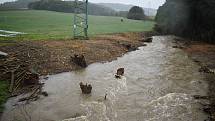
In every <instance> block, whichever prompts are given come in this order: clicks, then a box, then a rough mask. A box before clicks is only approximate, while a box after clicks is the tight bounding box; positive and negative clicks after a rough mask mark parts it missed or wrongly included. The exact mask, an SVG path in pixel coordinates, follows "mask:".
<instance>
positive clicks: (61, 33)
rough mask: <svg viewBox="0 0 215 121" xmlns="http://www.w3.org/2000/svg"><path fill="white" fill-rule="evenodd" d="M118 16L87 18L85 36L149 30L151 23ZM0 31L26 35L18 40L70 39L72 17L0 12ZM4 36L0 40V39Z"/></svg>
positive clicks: (39, 13)
mask: <svg viewBox="0 0 215 121" xmlns="http://www.w3.org/2000/svg"><path fill="white" fill-rule="evenodd" d="M120 20H121V17H110V16H91V15H90V16H89V35H90V36H95V35H98V34H106V33H123V32H140V31H151V30H152V28H153V26H154V22H152V21H137V20H129V19H125V18H124V22H121V21H120ZM0 29H2V30H9V31H17V32H24V33H27V34H25V35H22V36H17V37H15V39H21V40H53V39H55V40H56V39H69V38H72V37H73V14H72V13H60V12H52V11H39V10H15V11H0ZM6 38H8V37H4V38H3V37H1V39H0V40H2V39H6Z"/></svg>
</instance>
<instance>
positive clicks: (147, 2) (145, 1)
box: [0, 0, 166, 9]
mask: <svg viewBox="0 0 215 121" xmlns="http://www.w3.org/2000/svg"><path fill="white" fill-rule="evenodd" d="M7 1H14V0H0V3H3V2H7ZM165 1H166V0H89V2H94V3H123V4H132V5H137V6H142V7H147V8H156V9H157V8H158V7H159V6H160V5H162V4H163V3H164V2H165Z"/></svg>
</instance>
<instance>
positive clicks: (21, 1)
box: [0, 0, 38, 10]
mask: <svg viewBox="0 0 215 121" xmlns="http://www.w3.org/2000/svg"><path fill="white" fill-rule="evenodd" d="M35 1H38V0H17V1H12V2H5V3H3V4H0V10H8V9H26V8H28V4H29V3H31V2H35Z"/></svg>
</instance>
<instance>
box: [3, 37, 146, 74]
mask: <svg viewBox="0 0 215 121" xmlns="http://www.w3.org/2000/svg"><path fill="white" fill-rule="evenodd" d="M145 35H149V34H146V33H125V34H110V35H100V36H97V37H95V38H91V39H89V40H57V41H55V40H54V41H53V40H50V41H24V42H17V41H1V42H0V45H1V46H0V51H3V52H5V53H8V54H9V60H10V59H11V60H12V61H11V63H16V64H17V65H19V64H22V63H28V65H30V68H32V69H33V70H35V71H36V72H38V73H39V74H40V75H48V74H55V73H60V72H66V71H72V70H76V69H80V67H79V66H77V65H76V64H74V63H72V62H71V56H73V55H74V54H83V55H84V56H85V60H86V62H87V64H88V65H89V64H91V63H94V62H105V61H112V60H114V59H116V58H117V57H120V56H122V55H123V54H124V53H126V52H128V51H129V49H128V47H127V45H130V46H131V47H132V48H137V47H139V46H141V45H143V42H140V41H138V40H139V39H141V38H142V37H143V36H145Z"/></svg>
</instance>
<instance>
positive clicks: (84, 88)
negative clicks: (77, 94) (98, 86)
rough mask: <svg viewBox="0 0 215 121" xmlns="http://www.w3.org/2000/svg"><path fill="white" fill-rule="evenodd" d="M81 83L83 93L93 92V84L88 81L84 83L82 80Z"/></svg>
mask: <svg viewBox="0 0 215 121" xmlns="http://www.w3.org/2000/svg"><path fill="white" fill-rule="evenodd" d="M79 85H80V88H81V91H82V93H83V94H90V93H91V91H92V86H91V84H89V85H88V84H87V83H86V85H84V84H83V83H82V82H80V83H79Z"/></svg>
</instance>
